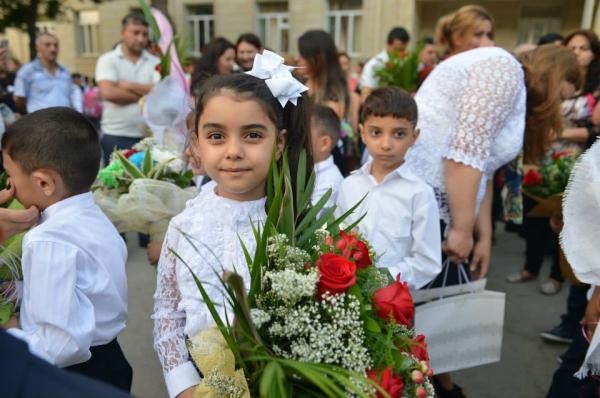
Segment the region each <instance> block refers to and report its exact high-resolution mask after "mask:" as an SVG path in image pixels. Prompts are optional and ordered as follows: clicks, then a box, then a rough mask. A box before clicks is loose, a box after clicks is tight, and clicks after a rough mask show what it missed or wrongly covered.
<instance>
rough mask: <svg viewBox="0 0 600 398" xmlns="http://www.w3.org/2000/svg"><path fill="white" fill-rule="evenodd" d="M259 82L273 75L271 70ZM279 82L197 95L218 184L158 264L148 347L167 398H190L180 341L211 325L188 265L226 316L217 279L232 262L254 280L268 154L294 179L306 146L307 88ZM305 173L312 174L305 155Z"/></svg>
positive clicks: (225, 85) (194, 374)
mask: <svg viewBox="0 0 600 398" xmlns="http://www.w3.org/2000/svg"><path fill="white" fill-rule="evenodd" d="M264 56H268V57H270V58H271V61H273V62H275V61H276V60H278V62H279V63H281V62H282V61H283V59H282V58H281V57H279V56H277V55H276V54H274V53H270V52H267V51H266V50H265V53H263V54H258V55H257V56H256V57H257V58H256V59H255V61H254V62H255V65H256V64H257V62H258V63H259V64H260V59H261V57H264ZM274 69H275V68H274ZM281 70H287V68H281ZM282 74H283V73H282ZM263 76H265V77H264V79H269V78H270V77H272V76H270V75H269V71H264V74H263ZM277 79H278V81H279V82H285V83H287V84H286V85H285V87H286V88H288V90H287V91H285V92H276V96H275V95H274V94H273V92H271V89H270V86H269V85H268V84H267V83H266V82H265V80H263V78H258V77H255V76H252V75H249V74H243V73H236V74H232V75H220V76H214V77H212V78H210V79H208V80H207V81H205V82H204V83H203V85H202V88H201V90H200V92H199V93H198V96H197V101H196V126H197V127H196V130H195V134H196V137H195V138H194V141H193V142H194V146H195V149H196V152H197V153H198V154H199V156H200V159H201V161H202V167H204V170H205V171H206V174H207V175H208V176H209V177H210V178H211V179H212V180H213V182H214V184H213V185H212V186H211V187H210V188H203V189H202V190H201V191H200V193H199V195H198V196H197V197H196V198H195V199H193V200H192V201H190V202H189V203H188V207H187V208H186V209H185V210H184V211H183V212H182V213H180V214H179V215H177V216H176V217H174V218H173V219H172V220H171V223H170V224H169V229H168V231H167V235H166V238H165V243H164V245H163V250H162V253H161V257H160V260H159V262H158V275H157V286H156V293H155V295H154V314H153V315H152V318H153V319H154V348H155V350H156V351H157V353H158V357H159V359H160V362H161V364H162V367H163V373H164V377H165V382H166V386H167V391H168V393H169V397H171V398H172V397H178V398H184V397H191V396H193V394H194V390H195V388H196V385H197V384H198V383H199V381H200V374H199V373H198V370H197V368H196V367H195V365H194V363H193V362H192V360H191V359H190V357H189V354H188V349H187V346H186V338H187V337H190V338H191V337H194V336H195V335H196V334H197V333H198V332H200V331H202V330H203V329H206V328H209V327H212V326H214V324H215V323H214V320H213V318H212V316H211V314H210V312H209V310H208V307H207V306H206V304H205V303H204V302H203V300H202V297H201V296H200V292H199V291H198V288H197V286H196V284H195V282H194V278H193V276H192V273H191V272H190V271H189V270H188V268H187V267H186V265H185V264H187V265H188V266H189V267H190V268H191V269H192V270H193V272H194V273H195V274H196V276H197V277H198V278H199V279H200V280H201V281H202V282H203V284H204V288H205V289H206V291H207V293H208V295H209V296H210V297H211V299H212V300H213V301H214V302H216V303H223V304H224V305H222V306H219V307H217V311H219V313H220V315H221V316H222V317H223V316H224V315H225V312H226V311H227V312H228V314H229V315H228V316H229V317H230V319H231V316H232V315H231V312H230V311H228V309H227V308H228V307H227V306H226V305H225V300H226V298H225V295H224V294H223V292H222V289H220V288H219V286H220V282H219V280H218V275H220V274H222V272H223V270H230V271H232V270H233V267H234V266H235V267H236V268H235V269H236V271H237V272H238V273H239V274H240V275H241V276H242V277H243V280H244V282H245V283H246V285H247V286H248V285H249V283H250V273H249V270H248V268H247V266H246V259H245V255H244V250H243V248H242V245H241V243H240V241H241V242H243V243H244V245H245V246H246V247H247V248H248V251H249V252H250V253H251V255H252V253H254V251H255V249H256V242H255V237H254V232H253V229H254V228H255V227H256V226H260V225H264V222H265V220H266V218H267V214H266V210H265V206H266V204H265V202H266V183H267V178H268V175H269V168H270V166H271V158H272V155H273V154H275V157H276V159H278V161H280V160H281V159H282V156H283V151H284V147H285V146H287V148H288V151H287V155H288V159H289V165H290V175H291V176H296V175H297V171H298V167H299V165H298V163H299V162H298V160H299V157H300V153H301V151H302V150H307V151H308V150H309V149H310V148H309V144H308V143H309V139H310V136H309V126H308V115H307V111H306V104H307V101H308V98H307V96H306V94H305V93H304V94H301V93H303V92H304V91H305V90H306V89H307V88H306V87H304V86H303V85H302V84H300V83H299V82H297V81H296V80H295V79H294V78H293V77H292V75H291V73H289V72H288V75H287V76H285V75H284V76H282V75H278V76H277ZM286 80H287V81H286ZM306 168H307V170H305V173H307V175H308V171H309V170H311V169H312V160H311V159H310V156H309V157H308V162H307V165H306ZM292 189H294V188H293V187H292ZM292 196H293V197H295V196H294V195H292ZM182 233H185V234H187V235H188V236H189V238H188V237H186V236H183V235H182ZM188 239H193V240H195V241H196V243H194V244H193V245H192V244H190V241H189V240H188ZM194 246H195V247H194ZM174 253H177V255H175V254H174ZM182 259H183V261H182ZM184 261H185V263H184ZM186 336H187V337H186Z"/></svg>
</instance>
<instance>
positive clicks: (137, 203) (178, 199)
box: [92, 138, 196, 240]
mask: <svg viewBox="0 0 600 398" xmlns="http://www.w3.org/2000/svg"><path fill="white" fill-rule="evenodd" d="M192 177H193V175H192V172H191V170H187V169H186V162H185V161H184V159H183V158H182V156H181V154H179V153H178V152H177V151H173V150H171V149H169V148H167V147H166V146H163V145H159V144H158V143H157V142H156V140H155V139H153V138H146V139H144V140H142V141H141V142H139V143H138V144H136V145H135V146H134V147H133V148H131V149H129V150H116V151H114V152H113V154H112V159H111V162H110V164H109V165H108V166H106V167H105V168H103V169H101V170H100V171H99V173H98V179H97V183H96V185H95V186H94V187H93V188H92V190H93V191H94V199H95V201H96V203H97V204H98V205H99V206H100V208H102V210H103V211H104V213H105V214H106V215H107V216H108V218H109V219H110V220H111V221H112V222H113V223H114V224H115V226H116V227H117V229H118V230H119V232H141V233H145V234H150V235H151V236H152V237H153V238H155V239H159V240H162V237H163V236H164V233H165V232H166V230H167V226H168V223H169V220H170V219H171V218H172V217H173V216H175V215H176V214H178V213H179V212H181V211H182V210H183V208H184V207H185V203H186V202H187V201H188V200H190V199H192V198H193V197H194V196H195V194H196V190H195V188H193V187H191V186H190V185H191V182H192Z"/></svg>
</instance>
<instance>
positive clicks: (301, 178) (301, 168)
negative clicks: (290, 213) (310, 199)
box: [296, 151, 306, 213]
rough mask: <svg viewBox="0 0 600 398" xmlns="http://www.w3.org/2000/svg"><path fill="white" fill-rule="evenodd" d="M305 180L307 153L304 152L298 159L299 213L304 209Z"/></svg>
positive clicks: (297, 188)
mask: <svg viewBox="0 0 600 398" xmlns="http://www.w3.org/2000/svg"><path fill="white" fill-rule="evenodd" d="M305 180H306V152H305V151H302V152H301V153H300V157H299V158H298V171H297V175H296V209H297V210H298V213H300V212H301V210H302V209H304V206H305V205H303V203H304V191H305V186H304V184H305Z"/></svg>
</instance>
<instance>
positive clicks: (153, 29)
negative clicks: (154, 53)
mask: <svg viewBox="0 0 600 398" xmlns="http://www.w3.org/2000/svg"><path fill="white" fill-rule="evenodd" d="M138 3H139V4H140V8H141V9H142V12H143V13H144V17H145V18H146V22H148V25H149V27H150V41H152V42H153V43H158V41H159V40H160V29H159V28H158V23H156V19H155V18H154V15H152V9H151V8H150V6H149V5H148V3H146V1H145V0H138Z"/></svg>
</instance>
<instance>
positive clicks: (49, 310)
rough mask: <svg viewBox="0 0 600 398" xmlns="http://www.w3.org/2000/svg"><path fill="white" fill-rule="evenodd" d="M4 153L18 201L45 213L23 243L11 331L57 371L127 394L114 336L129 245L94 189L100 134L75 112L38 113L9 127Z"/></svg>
mask: <svg viewBox="0 0 600 398" xmlns="http://www.w3.org/2000/svg"><path fill="white" fill-rule="evenodd" d="M2 155H3V158H4V168H5V169H6V171H7V173H8V175H9V177H10V183H11V185H13V186H14V189H15V194H16V198H17V200H19V202H21V203H22V204H23V205H24V206H25V207H30V206H35V207H37V208H38V209H39V210H40V211H41V212H42V213H41V218H40V223H39V224H38V225H37V226H36V227H34V228H33V229H31V230H30V231H29V232H28V233H27V234H26V235H25V237H24V239H23V256H22V267H23V298H22V302H21V313H20V318H19V319H18V320H17V319H16V318H14V317H13V318H12V319H11V320H10V322H9V325H8V332H9V333H11V334H13V335H14V336H16V337H18V338H20V339H22V340H25V341H26V342H27V343H28V344H29V349H30V350H31V351H32V352H33V353H35V354H37V355H38V356H40V357H42V358H44V359H46V360H47V361H49V362H51V363H53V364H55V365H57V366H59V367H63V368H67V369H69V370H72V371H75V372H78V373H82V374H85V375H87V376H90V377H93V378H96V379H98V380H102V381H104V382H107V383H110V384H112V385H114V386H116V387H119V388H121V389H123V390H126V391H129V390H130V388H131V378H132V370H131V366H129V363H128V362H127V359H126V358H125V356H124V355H123V352H122V351H121V348H120V346H119V343H117V340H116V338H117V335H118V334H119V333H120V332H121V331H123V329H124V328H125V324H126V322H127V279H126V276H125V262H126V261H127V249H126V247H125V243H124V242H123V239H122V238H121V237H120V236H119V233H118V232H117V230H116V229H115V227H114V226H113V224H112V223H111V222H110V221H109V220H108V218H107V217H106V216H105V215H104V213H102V211H101V210H100V208H99V207H98V206H96V205H95V204H94V200H93V198H92V194H91V192H90V187H91V186H92V183H93V182H94V180H95V179H96V175H97V174H98V168H99V165H100V157H101V151H100V142H99V141H98V134H97V133H96V130H95V129H94V127H93V126H92V125H91V124H90V122H89V121H88V120H87V119H86V118H85V117H84V116H83V115H81V114H80V113H79V112H76V111H74V110H72V109H70V108H65V107H55V108H47V109H43V110H39V111H37V112H33V113H31V114H28V115H26V116H24V117H23V118H21V119H19V120H18V121H17V122H16V123H15V124H13V125H12V126H11V127H10V128H9V129H8V130H7V131H6V133H5V134H4V136H3V137H2ZM19 322H20V328H18V326H19V325H18V324H19Z"/></svg>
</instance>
